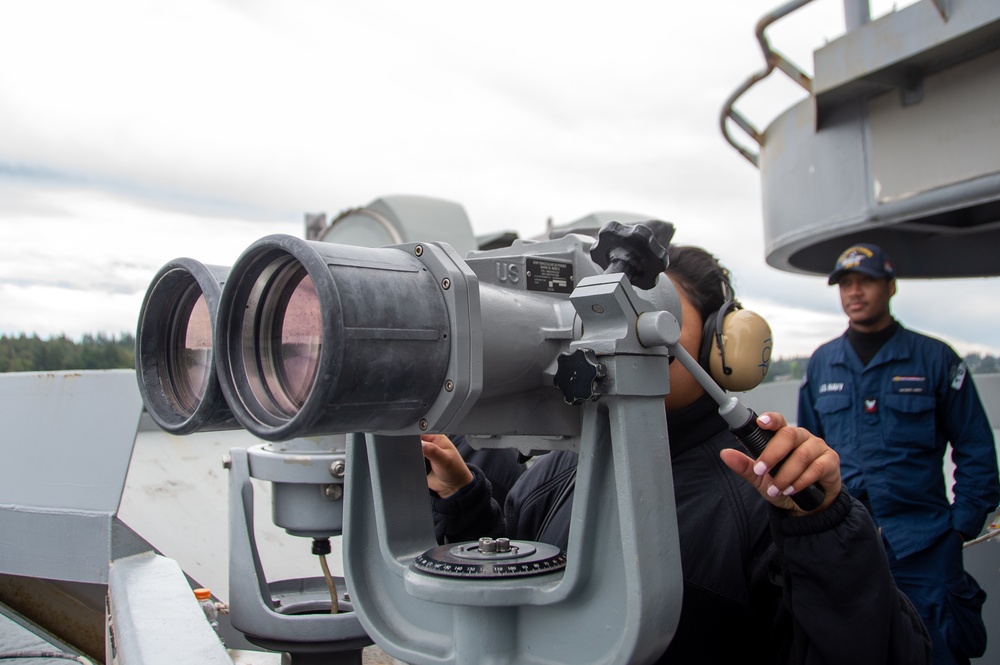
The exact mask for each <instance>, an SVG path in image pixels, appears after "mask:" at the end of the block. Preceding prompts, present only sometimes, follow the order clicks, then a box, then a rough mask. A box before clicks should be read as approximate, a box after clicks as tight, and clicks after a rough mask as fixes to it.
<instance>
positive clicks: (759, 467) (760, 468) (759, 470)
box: [753, 462, 767, 476]
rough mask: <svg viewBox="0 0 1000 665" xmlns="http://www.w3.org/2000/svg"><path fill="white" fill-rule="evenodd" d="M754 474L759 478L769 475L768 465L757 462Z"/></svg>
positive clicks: (754, 466)
mask: <svg viewBox="0 0 1000 665" xmlns="http://www.w3.org/2000/svg"><path fill="white" fill-rule="evenodd" d="M753 472H754V473H756V474H757V475H758V476H763V475H764V474H765V473H767V465H766V464H764V463H763V462H757V463H756V464H754V465H753Z"/></svg>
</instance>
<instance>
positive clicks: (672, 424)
mask: <svg viewBox="0 0 1000 665" xmlns="http://www.w3.org/2000/svg"><path fill="white" fill-rule="evenodd" d="M726 428H727V425H726V421H725V420H723V419H722V416H720V415H719V405H718V404H717V403H716V402H715V400H714V399H712V398H711V396H709V395H708V394H705V395H702V396H701V397H699V398H698V399H697V400H695V402H694V403H693V404H690V405H689V406H686V407H684V408H683V409H679V410H678V411H676V412H674V413H668V414H667V436H668V437H669V438H670V458H671V459H673V458H675V457H677V456H678V455H680V454H682V453H684V452H685V451H688V450H691V449H692V448H694V447H695V446H697V445H699V444H702V443H704V442H705V441H707V440H708V439H710V438H711V437H713V436H715V435H716V434H718V433H719V432H721V431H722V430H724V429H726Z"/></svg>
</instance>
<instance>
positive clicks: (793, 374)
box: [764, 353, 1000, 383]
mask: <svg viewBox="0 0 1000 665" xmlns="http://www.w3.org/2000/svg"><path fill="white" fill-rule="evenodd" d="M965 363H966V364H967V365H968V366H969V371H971V372H972V373H973V374H993V373H996V372H1000V359H997V358H996V357H995V356H993V355H990V354H986V355H985V356H984V355H981V354H979V353H970V354H968V355H966V356H965ZM808 364H809V356H792V357H790V358H772V359H771V367H770V368H769V369H768V371H767V378H765V379H764V383H770V382H772V381H800V380H801V379H802V377H804V376H805V375H806V365H808Z"/></svg>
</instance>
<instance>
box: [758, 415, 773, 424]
mask: <svg viewBox="0 0 1000 665" xmlns="http://www.w3.org/2000/svg"><path fill="white" fill-rule="evenodd" d="M757 420H758V421H760V423H761V424H762V425H770V424H771V416H769V415H767V414H766V413H765V414H764V415H762V416H761V417H760V418H758V419H757Z"/></svg>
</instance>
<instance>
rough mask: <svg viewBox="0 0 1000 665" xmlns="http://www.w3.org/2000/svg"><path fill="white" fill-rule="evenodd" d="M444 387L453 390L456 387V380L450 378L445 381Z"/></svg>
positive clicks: (449, 390)
mask: <svg viewBox="0 0 1000 665" xmlns="http://www.w3.org/2000/svg"><path fill="white" fill-rule="evenodd" d="M444 389H445V390H447V391H448V392H451V391H452V390H454V389H455V382H454V381H452V380H451V379H448V380H447V381H445V382H444Z"/></svg>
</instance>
